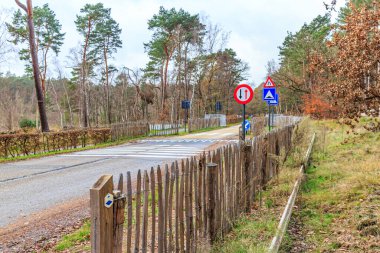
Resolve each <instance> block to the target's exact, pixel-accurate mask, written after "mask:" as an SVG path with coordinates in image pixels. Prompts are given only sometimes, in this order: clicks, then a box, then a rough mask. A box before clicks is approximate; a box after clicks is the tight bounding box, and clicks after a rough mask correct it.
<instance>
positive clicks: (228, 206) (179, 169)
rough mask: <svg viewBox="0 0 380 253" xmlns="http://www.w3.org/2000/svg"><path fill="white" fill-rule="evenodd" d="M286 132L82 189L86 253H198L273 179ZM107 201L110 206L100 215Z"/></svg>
mask: <svg viewBox="0 0 380 253" xmlns="http://www.w3.org/2000/svg"><path fill="white" fill-rule="evenodd" d="M293 128H294V125H289V126H286V127H284V128H282V129H277V130H274V131H272V132H270V133H268V134H265V135H260V136H258V137H255V138H254V139H253V140H252V141H249V142H246V143H240V144H230V145H226V146H223V147H221V148H219V149H217V150H215V151H213V152H208V153H207V154H203V155H201V156H199V157H192V158H190V159H184V160H181V161H176V162H173V163H172V164H170V165H165V166H164V167H163V168H160V167H158V168H157V169H154V168H151V170H150V171H140V170H139V171H138V172H137V173H136V174H134V175H132V173H131V172H127V173H126V180H124V177H123V175H122V174H121V175H120V177H119V179H118V184H117V187H115V189H114V186H113V178H112V175H104V176H102V177H101V178H100V179H99V180H98V181H97V182H96V183H95V184H94V186H93V188H92V189H91V190H90V195H91V250H92V252H96V253H98V252H102V253H103V252H104V253H105V252H107V253H108V252H115V253H119V252H159V253H161V252H200V251H203V250H205V247H207V245H209V244H212V243H213V242H214V241H216V240H217V239H219V238H223V237H224V235H226V234H227V233H228V232H229V231H230V230H231V229H232V227H233V225H234V222H235V221H236V220H237V219H238V218H239V216H240V215H241V214H242V213H246V212H249V211H250V210H251V208H252V206H253V203H254V202H255V201H257V195H258V194H257V193H258V192H259V191H261V189H262V187H264V186H265V185H266V183H267V182H268V181H269V180H270V179H271V178H273V177H274V176H276V175H277V174H278V173H279V160H280V157H281V155H283V156H285V154H287V151H288V150H289V149H290V146H291V138H292V133H293ZM132 177H134V180H132ZM125 185H126V188H125V187H124V186H125ZM107 195H108V197H107ZM110 196H113V198H114V203H113V206H111V207H109V208H107V207H105V204H106V202H107V201H108V200H109V199H110Z"/></svg>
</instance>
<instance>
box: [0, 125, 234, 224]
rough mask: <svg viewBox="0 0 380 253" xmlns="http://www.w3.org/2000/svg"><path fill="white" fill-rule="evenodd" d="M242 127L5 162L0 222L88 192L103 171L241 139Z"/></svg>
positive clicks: (0, 175)
mask: <svg viewBox="0 0 380 253" xmlns="http://www.w3.org/2000/svg"><path fill="white" fill-rule="evenodd" d="M237 135H238V127H237V126H235V127H230V128H224V129H219V130H215V131H210V132H205V133H198V134H191V135H186V136H179V137H170V138H159V139H156V138H155V139H146V140H142V141H139V142H137V143H128V144H124V145H120V146H114V147H109V148H103V149H94V150H88V151H82V152H75V153H71V154H65V155H57V156H51V157H45V158H40V159H33V160H27V161H20V162H14V163H4V164H0V203H1V204H0V228H1V227H6V226H7V225H9V224H11V223H13V222H15V221H17V219H19V218H22V217H23V218H24V217H28V216H29V215H31V214H33V213H36V212H40V211H43V210H46V209H49V208H51V207H53V206H55V205H57V204H60V203H64V202H70V200H73V199H75V198H78V197H82V196H85V195H86V194H88V192H89V189H90V188H91V186H92V185H93V184H94V183H95V182H96V180H97V179H98V178H99V176H101V175H102V174H113V175H114V178H115V180H116V178H117V177H116V176H117V175H119V174H120V173H125V172H127V171H131V172H132V174H133V173H136V172H137V171H138V170H139V169H142V170H144V169H150V168H151V167H155V166H157V165H160V164H164V163H167V162H171V161H174V160H177V159H182V158H186V157H190V156H193V155H197V154H199V153H201V152H203V150H205V149H206V148H207V147H209V146H210V145H212V144H215V143H217V142H228V141H231V140H237Z"/></svg>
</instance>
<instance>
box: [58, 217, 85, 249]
mask: <svg viewBox="0 0 380 253" xmlns="http://www.w3.org/2000/svg"><path fill="white" fill-rule="evenodd" d="M89 240H90V222H89V221H86V222H85V223H84V224H83V226H82V227H81V228H80V229H78V230H77V231H75V232H74V233H71V234H68V235H65V236H64V237H63V238H62V239H61V240H60V241H59V242H58V244H57V245H56V246H55V250H56V251H58V252H61V251H65V250H69V249H71V248H73V247H74V246H77V245H78V244H81V243H84V242H87V241H89ZM84 250H86V247H85V248H84Z"/></svg>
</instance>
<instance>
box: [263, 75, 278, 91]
mask: <svg viewBox="0 0 380 253" xmlns="http://www.w3.org/2000/svg"><path fill="white" fill-rule="evenodd" d="M275 87H276V84H275V83H274V82H273V80H272V78H270V76H268V78H267V80H266V81H265V84H264V88H275Z"/></svg>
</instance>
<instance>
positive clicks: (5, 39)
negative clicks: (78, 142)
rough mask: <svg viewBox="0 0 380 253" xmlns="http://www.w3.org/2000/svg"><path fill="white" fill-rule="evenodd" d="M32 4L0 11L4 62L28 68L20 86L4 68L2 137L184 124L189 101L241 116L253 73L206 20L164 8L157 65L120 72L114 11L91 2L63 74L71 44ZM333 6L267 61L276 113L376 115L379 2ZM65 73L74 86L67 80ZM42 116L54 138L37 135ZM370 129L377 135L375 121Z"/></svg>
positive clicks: (152, 25)
mask: <svg viewBox="0 0 380 253" xmlns="http://www.w3.org/2000/svg"><path fill="white" fill-rule="evenodd" d="M26 2H27V6H26V5H24V4H22V3H21V2H19V1H16V3H17V4H18V6H17V7H19V8H17V9H16V11H14V12H10V11H8V10H1V11H0V63H1V62H4V61H6V60H7V57H9V55H10V54H11V53H12V52H15V51H16V52H17V54H18V56H19V58H20V59H21V60H22V61H23V62H24V63H25V74H24V75H23V76H16V75H14V74H12V73H9V72H7V73H1V69H0V131H3V132H8V131H16V130H18V129H19V128H20V127H21V126H24V125H26V126H32V127H39V128H41V129H42V130H43V131H44V130H49V129H66V128H78V127H84V128H87V127H102V126H109V125H110V124H112V123H123V122H135V121H146V122H148V121H149V122H175V121H178V120H181V119H184V118H185V116H186V115H185V111H184V110H183V109H182V108H181V103H182V101H183V100H188V101H190V109H189V112H188V115H187V116H188V117H189V118H194V119H195V118H203V117H204V115H205V114H209V113H223V114H226V115H236V114H238V113H240V107H239V106H238V105H237V104H236V103H235V102H234V101H233V96H232V93H233V90H234V88H235V86H236V85H237V84H239V82H241V81H243V80H247V79H248V78H249V76H248V70H249V66H248V64H247V63H246V62H244V61H243V60H241V59H240V58H239V57H238V56H237V54H236V51H235V50H234V49H233V48H228V47H226V45H227V42H228V39H229V32H227V31H224V30H223V28H222V27H220V26H219V25H215V24H213V23H212V21H211V20H209V19H207V18H203V17H201V15H200V14H198V13H190V12H188V11H186V10H183V9H175V8H172V9H165V8H164V7H161V8H160V9H159V10H158V12H157V13H156V14H155V15H153V16H152V17H151V18H150V19H149V20H148V22H147V29H149V30H150V31H151V32H152V36H151V39H150V40H149V41H146V42H145V43H144V47H145V52H146V54H147V55H148V57H149V62H148V63H147V64H146V65H145V66H141V67H140V68H137V69H132V68H131V67H129V66H128V63H127V62H126V63H125V66H123V67H121V68H120V67H119V68H117V67H116V66H114V65H113V64H112V59H113V58H114V56H115V54H116V53H117V51H118V50H119V49H120V48H121V47H123V46H128V44H127V42H125V41H122V40H121V37H120V35H121V31H122V30H121V28H120V25H119V24H118V22H117V21H116V20H115V19H114V18H113V17H112V10H111V9H110V8H107V6H106V4H102V3H98V4H85V5H84V6H83V7H82V8H81V9H80V10H77V15H76V20H73V22H74V23H75V26H76V31H67V33H69V32H70V33H73V32H76V33H78V34H80V36H81V43H80V44H78V46H77V47H75V48H72V49H71V52H70V55H69V56H67V57H68V58H69V61H70V64H69V65H70V66H62V63H60V62H58V61H52V60H51V59H52V57H53V56H57V55H58V54H60V50H61V47H62V45H63V41H64V38H65V36H66V33H64V32H62V25H61V22H60V20H58V19H57V18H56V15H55V13H54V10H52V9H51V8H50V7H49V5H48V4H44V5H43V6H34V7H32V5H31V0H28V1H26ZM335 3H336V1H332V3H331V4H330V3H328V4H326V3H325V6H326V13H325V15H320V16H318V17H315V19H314V20H313V21H311V22H310V23H305V24H304V25H303V26H302V27H301V28H300V29H299V30H298V31H297V32H295V33H290V32H289V33H288V35H287V36H286V37H285V38H284V41H283V44H282V45H280V46H279V52H280V53H279V59H274V60H271V61H269V62H268V63H267V72H268V75H271V76H272V77H273V79H274V80H275V82H276V84H277V86H278V87H279V88H278V89H279V94H280V101H281V103H280V106H278V107H277V108H276V110H277V113H283V114H297V115H302V114H307V115H311V116H312V117H315V118H338V117H340V118H344V119H346V120H345V122H346V123H348V124H353V123H354V122H355V120H357V119H358V118H359V117H360V116H361V115H363V114H365V115H368V116H373V117H377V116H378V115H379V107H380V82H379V73H380V31H379V27H380V25H379V20H380V18H379V17H380V8H379V7H380V6H379V5H380V3H379V1H377V0H350V1H347V4H346V6H345V7H344V8H342V9H339V10H336V8H335ZM321 4H322V3H321ZM15 7H16V4H15ZM29 9H32V10H33V17H32V18H31V17H29V15H28V14H27V13H29V12H28V10H29ZM73 11H74V10H73ZM334 13H338V18H337V20H335V19H333V18H332V16H333V14H334ZM31 23H32V24H33V28H34V31H33V32H34V34H35V36H34V38H33V39H31V36H30V35H31V32H30V24H31ZM33 48H34V51H33ZM34 53H35V54H34ZM34 56H35V57H34ZM36 63H38V65H37V66H38V67H35V66H34V65H35V64H36ZM65 68H70V72H71V75H70V76H65V75H64V74H63V73H64V69H65ZM33 77H35V78H33ZM37 79H38V80H39V87H40V97H38V96H36V91H37V93H38V90H36V88H37V84H36V83H37V81H36V80H37ZM261 89H262V85H260V84H259V85H257V87H256V90H255V93H256V94H257V95H255V98H254V101H253V103H251V104H250V105H249V106H248V109H247V110H248V114H254V115H260V114H265V113H266V111H267V105H266V104H265V103H263V102H262V101H261V96H260V94H261ZM217 102H220V103H221V104H222V108H221V110H220V111H217V110H216V106H215V105H216V103H217ZM42 107H43V108H44V111H45V119H46V123H47V124H48V125H47V128H46V126H45V127H44V126H43V125H42V127H41V120H42V121H44V118H41V108H42ZM49 126H50V128H49ZM372 127H375V128H376V127H377V128H379V122H378V121H375V123H374V124H373V125H372Z"/></svg>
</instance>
